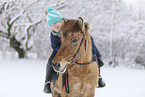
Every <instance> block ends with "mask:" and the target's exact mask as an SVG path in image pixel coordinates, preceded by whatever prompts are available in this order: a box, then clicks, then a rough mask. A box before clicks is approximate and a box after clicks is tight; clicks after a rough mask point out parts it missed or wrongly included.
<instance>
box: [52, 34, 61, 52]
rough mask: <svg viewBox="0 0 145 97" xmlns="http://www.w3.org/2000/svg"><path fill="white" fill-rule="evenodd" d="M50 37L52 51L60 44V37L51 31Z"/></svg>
mask: <svg viewBox="0 0 145 97" xmlns="http://www.w3.org/2000/svg"><path fill="white" fill-rule="evenodd" d="M50 38H51V47H52V49H53V50H54V51H58V50H59V48H60V45H61V39H60V37H58V36H54V35H53V34H52V33H51V35H50Z"/></svg>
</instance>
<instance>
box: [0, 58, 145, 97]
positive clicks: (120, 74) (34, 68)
mask: <svg viewBox="0 0 145 97" xmlns="http://www.w3.org/2000/svg"><path fill="white" fill-rule="evenodd" d="M46 63H47V60H38V59H16V58H15V59H3V58H1V59H0V97H51V95H50V94H45V93H43V87H44V80H45V66H46ZM101 73H102V77H103V78H104V79H105V81H106V83H107V86H106V87H105V88H96V92H95V97H145V92H144V90H145V84H144V82H145V76H144V74H145V70H140V69H131V68H125V67H116V68H112V67H108V66H104V67H103V68H102V69H101Z"/></svg>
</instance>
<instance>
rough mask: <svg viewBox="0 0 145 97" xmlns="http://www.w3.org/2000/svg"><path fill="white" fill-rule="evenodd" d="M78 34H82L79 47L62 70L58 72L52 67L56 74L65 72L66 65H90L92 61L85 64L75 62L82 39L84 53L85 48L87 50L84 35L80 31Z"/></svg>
mask: <svg viewBox="0 0 145 97" xmlns="http://www.w3.org/2000/svg"><path fill="white" fill-rule="evenodd" d="M80 32H81V33H82V34H83V38H82V40H81V43H80V45H79V48H78V50H77V52H76V53H75V54H74V56H73V57H71V58H70V59H69V61H68V62H67V63H66V65H65V66H64V68H63V69H62V70H60V71H58V70H55V68H54V66H52V67H53V68H54V70H55V71H56V72H58V73H64V72H65V71H64V70H65V69H66V67H67V65H68V64H70V65H72V64H76V65H88V64H90V63H92V62H93V60H91V61H90V62H87V63H77V62H75V58H76V56H77V54H78V52H79V50H80V48H81V46H82V44H83V41H84V39H85V51H86V48H87V40H86V38H85V33H83V32H82V31H80ZM57 65H58V64H57Z"/></svg>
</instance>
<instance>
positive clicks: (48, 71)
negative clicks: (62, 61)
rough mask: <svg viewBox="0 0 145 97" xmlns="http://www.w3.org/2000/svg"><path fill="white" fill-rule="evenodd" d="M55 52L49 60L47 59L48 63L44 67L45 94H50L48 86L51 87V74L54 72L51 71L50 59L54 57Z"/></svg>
mask: <svg viewBox="0 0 145 97" xmlns="http://www.w3.org/2000/svg"><path fill="white" fill-rule="evenodd" d="M56 53H57V52H56V51H53V52H52V54H51V56H50V58H49V61H48V63H47V67H46V80H45V86H44V92H45V93H51V88H50V85H51V79H52V77H53V74H54V73H55V71H54V70H53V67H52V65H51V64H52V59H53V58H54V57H55V55H56Z"/></svg>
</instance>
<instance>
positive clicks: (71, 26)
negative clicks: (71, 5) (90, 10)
mask: <svg viewBox="0 0 145 97" xmlns="http://www.w3.org/2000/svg"><path fill="white" fill-rule="evenodd" d="M80 30H81V27H80V25H79V24H78V21H77V20H66V21H65V22H64V24H63V26H62V28H61V33H62V34H63V36H65V37H67V36H68V35H69V34H71V33H72V34H73V33H78V32H79V31H80Z"/></svg>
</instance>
